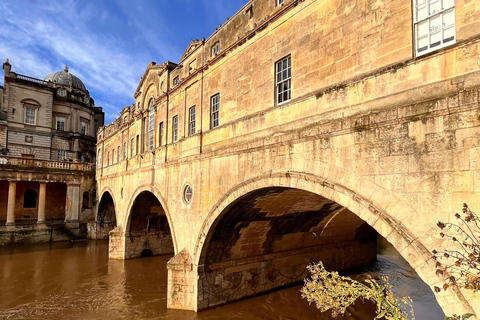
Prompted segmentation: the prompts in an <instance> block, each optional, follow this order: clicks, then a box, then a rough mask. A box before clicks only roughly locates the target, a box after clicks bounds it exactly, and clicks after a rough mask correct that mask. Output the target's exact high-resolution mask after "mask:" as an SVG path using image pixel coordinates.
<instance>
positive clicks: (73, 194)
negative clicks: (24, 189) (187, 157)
mask: <svg viewBox="0 0 480 320" xmlns="http://www.w3.org/2000/svg"><path fill="white" fill-rule="evenodd" d="M47 183H48V182H45V181H41V182H39V185H40V188H39V193H38V215H37V226H38V227H40V228H41V227H44V226H46V221H45V206H46V197H47ZM16 191H17V182H16V181H9V182H8V203H7V221H6V223H5V226H6V227H9V228H14V227H15V199H16ZM66 194H67V195H66V204H65V222H67V223H69V224H71V225H72V226H75V227H78V223H79V222H78V216H79V212H80V184H75V183H67V192H66Z"/></svg>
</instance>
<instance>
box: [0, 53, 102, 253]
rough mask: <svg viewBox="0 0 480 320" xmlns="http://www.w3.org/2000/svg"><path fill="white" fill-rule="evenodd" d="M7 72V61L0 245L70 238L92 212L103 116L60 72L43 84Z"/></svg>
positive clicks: (0, 130)
mask: <svg viewBox="0 0 480 320" xmlns="http://www.w3.org/2000/svg"><path fill="white" fill-rule="evenodd" d="M11 69H12V66H11V64H10V63H9V61H8V59H7V61H6V62H5V63H4V64H3V70H4V84H3V87H0V93H1V95H0V101H1V111H0V190H2V192H0V223H1V224H2V225H3V226H2V227H0V244H5V243H10V242H43V241H46V240H47V241H49V240H50V239H57V238H58V239H65V238H68V237H69V236H71V235H69V234H68V232H67V234H66V235H65V234H62V232H60V231H58V230H61V229H62V228H63V229H70V230H71V232H70V233H72V232H73V233H76V234H78V230H77V229H78V227H79V222H80V221H84V220H86V219H87V218H89V217H91V216H92V213H93V211H92V208H93V205H94V201H95V180H94V166H95V165H94V163H95V160H96V156H95V144H96V131H97V129H98V128H99V127H101V126H103V122H104V114H103V112H102V108H100V107H96V106H95V103H94V100H93V99H92V98H91V97H90V95H89V92H88V90H87V89H86V88H85V85H84V84H83V82H82V81H81V80H80V79H79V78H77V77H76V76H74V75H73V74H71V73H69V72H68V68H67V67H65V69H64V71H59V72H55V73H52V74H50V75H48V76H47V77H46V78H45V79H44V80H41V79H35V78H32V77H29V76H26V75H21V74H17V73H15V72H12V71H11ZM53 226H58V228H57V229H58V230H57V229H55V228H53ZM65 227H67V228H65ZM20 230H21V231H22V232H19V231H20ZM55 230H57V231H55ZM72 230H73V231H72Z"/></svg>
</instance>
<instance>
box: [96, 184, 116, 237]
mask: <svg viewBox="0 0 480 320" xmlns="http://www.w3.org/2000/svg"><path fill="white" fill-rule="evenodd" d="M113 197H114V196H113V192H112V190H111V189H110V188H108V187H107V188H105V189H104V190H103V192H102V196H101V197H100V201H99V203H98V209H97V213H96V216H95V224H96V225H95V239H105V240H106V239H108V234H109V232H110V231H111V230H113V229H114V228H115V227H116V226H117V210H116V208H117V206H116V205H115V203H116V202H115V199H114V198H113Z"/></svg>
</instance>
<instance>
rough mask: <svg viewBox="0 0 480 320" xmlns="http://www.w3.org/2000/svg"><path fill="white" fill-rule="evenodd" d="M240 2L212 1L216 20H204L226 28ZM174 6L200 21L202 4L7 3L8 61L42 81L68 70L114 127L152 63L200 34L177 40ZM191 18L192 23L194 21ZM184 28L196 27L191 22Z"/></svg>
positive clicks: (1, 51)
mask: <svg viewBox="0 0 480 320" xmlns="http://www.w3.org/2000/svg"><path fill="white" fill-rule="evenodd" d="M239 1H240V2H246V0H235V1H233V0H232V1H228V2H227V3H225V2H223V0H220V1H216V3H215V4H214V5H213V4H212V2H211V1H209V5H210V8H212V7H213V8H214V9H213V10H209V14H211V15H212V16H210V17H209V16H206V17H204V19H206V20H208V19H213V20H217V21H219V22H223V21H224V19H225V17H226V16H227V13H226V12H230V13H232V12H235V10H238V9H240V7H241V4H240V5H239V3H238V2H239ZM167 5H168V6H170V7H169V8H170V9H171V7H172V6H173V7H175V6H177V7H178V6H182V5H183V6H184V7H186V8H188V10H187V11H188V12H190V13H192V14H191V16H198V12H195V6H201V3H196V2H195V1H192V0H183V1H178V2H176V3H172V2H169V1H167V2H166V1H159V0H144V1H142V2H136V1H123V0H108V1H92V2H90V1H88V2H87V1H76V0H62V1H61V0H49V1H41V2H40V1H38V2H37V1H26V0H25V1H18V0H1V1H0V30H2V32H1V33H0V43H1V45H0V59H1V60H3V61H4V59H5V58H10V62H11V63H12V66H13V67H12V71H14V72H17V73H20V74H25V75H28V76H32V77H36V78H42V79H43V78H44V77H45V76H47V75H48V74H50V73H52V72H55V71H59V70H62V69H63V65H68V66H69V67H70V72H71V73H73V74H75V75H76V76H78V77H79V78H80V79H82V81H83V82H84V84H85V86H86V87H87V89H88V90H89V91H90V95H91V96H92V97H93V98H94V99H95V102H96V104H97V105H99V106H102V107H103V108H104V111H105V113H106V119H107V120H108V121H107V122H110V121H112V120H113V119H115V117H117V116H118V114H119V112H120V111H121V109H122V108H123V107H124V106H126V105H131V103H132V102H133V94H134V92H135V89H136V87H137V85H138V81H139V79H140V77H141V76H142V75H143V73H144V71H145V68H146V67H147V65H148V64H149V63H150V61H156V62H157V63H162V62H164V61H168V60H170V61H175V60H176V59H179V58H180V57H181V55H182V53H183V51H184V50H185V49H186V45H185V43H187V44H188V42H189V40H190V38H191V37H194V36H198V35H197V33H198V32H199V30H196V29H195V28H191V29H189V34H181V35H179V34H177V33H178V32H182V31H179V29H178V28H177V27H178V26H179V25H178V23H179V21H175V20H172V19H174V18H172V17H171V16H170V13H171V12H169V11H168V10H163V8H164V7H166V6H167ZM197 11H198V10H197ZM183 18H184V19H186V20H185V21H186V22H187V21H188V17H183V16H182V19H183ZM218 19H220V20H218ZM201 24H202V23H201ZM182 27H183V30H185V28H190V27H189V25H188V24H187V25H183V26H182ZM190 30H191V33H190ZM200 32H203V31H200ZM204 36H205V37H208V36H209V34H205V35H204ZM2 80H3V79H2Z"/></svg>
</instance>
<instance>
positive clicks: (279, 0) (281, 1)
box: [277, 0, 285, 6]
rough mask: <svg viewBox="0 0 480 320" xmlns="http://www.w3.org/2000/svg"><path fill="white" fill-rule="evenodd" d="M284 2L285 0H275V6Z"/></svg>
mask: <svg viewBox="0 0 480 320" xmlns="http://www.w3.org/2000/svg"><path fill="white" fill-rule="evenodd" d="M284 2H285V0H277V6H280V5H282V4H283V3H284Z"/></svg>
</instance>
